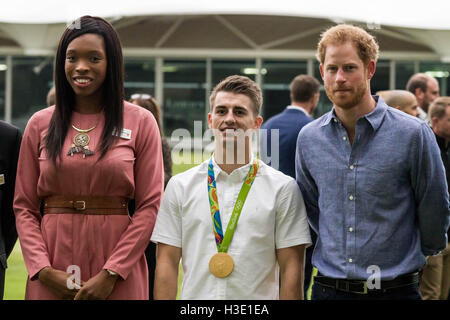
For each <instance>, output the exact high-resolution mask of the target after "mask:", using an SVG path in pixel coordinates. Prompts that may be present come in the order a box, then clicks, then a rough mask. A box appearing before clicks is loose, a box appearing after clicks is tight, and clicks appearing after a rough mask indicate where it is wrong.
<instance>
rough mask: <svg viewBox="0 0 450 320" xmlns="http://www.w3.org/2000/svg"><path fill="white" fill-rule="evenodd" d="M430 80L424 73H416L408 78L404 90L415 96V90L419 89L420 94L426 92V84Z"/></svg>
mask: <svg viewBox="0 0 450 320" xmlns="http://www.w3.org/2000/svg"><path fill="white" fill-rule="evenodd" d="M430 80H431V77H430V76H429V75H427V74H425V73H416V74H413V75H412V76H411V78H409V80H408V83H407V84H406V90H408V91H409V92H411V93H412V94H414V95H415V94H416V89H417V88H420V90H422V92H427V84H428V81H430Z"/></svg>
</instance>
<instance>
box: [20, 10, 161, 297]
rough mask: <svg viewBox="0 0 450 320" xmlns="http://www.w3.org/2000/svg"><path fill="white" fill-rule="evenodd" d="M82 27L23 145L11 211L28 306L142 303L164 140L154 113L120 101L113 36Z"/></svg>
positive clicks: (95, 26) (64, 40) (96, 23)
mask: <svg viewBox="0 0 450 320" xmlns="http://www.w3.org/2000/svg"><path fill="white" fill-rule="evenodd" d="M77 21H78V23H77V27H76V28H73V27H72V26H68V27H67V28H66V29H65V31H64V33H63V35H62V37H61V40H60V42H59V45H58V49H57V52H56V60H55V75H54V78H55V88H56V103H55V105H54V106H51V107H48V108H46V109H43V110H40V111H38V112H36V113H35V114H34V115H33V116H32V117H31V118H30V120H29V121H28V124H27V126H26V129H25V133H24V136H23V140H22V144H21V150H20V155H19V162H18V172H20V175H17V181H16V190H15V198H14V212H15V215H16V226H17V232H18V235H19V240H20V245H21V248H22V253H23V257H24V261H25V265H26V267H27V270H28V274H29V277H28V280H27V287H26V293H25V295H26V296H25V298H26V299H37V300H45V299H50V300H53V299H71V300H72V299H75V300H97V299H100V300H103V299H133V300H146V299H148V271H147V264H146V261H145V255H144V251H145V248H146V247H147V245H148V242H149V239H150V236H151V233H152V230H153V226H154V222H155V220H156V215H157V212H158V209H159V204H160V200H161V197H162V193H163V187H164V176H163V160H162V151H161V137H160V133H159V129H158V125H157V123H156V121H155V119H154V117H153V116H152V114H151V113H150V112H149V111H147V110H145V109H143V108H140V107H138V106H135V105H133V104H131V103H129V102H126V101H124V88H123V79H124V74H123V56H122V47H121V44H120V39H119V36H118V34H117V32H116V31H115V30H114V28H113V27H112V26H111V24H110V23H108V22H107V21H106V20H104V19H102V18H99V17H91V16H83V17H81V18H79V19H78V20H77ZM78 25H79V27H78ZM129 199H135V202H136V210H135V212H134V215H133V216H132V217H130V216H129V214H128V208H127V203H128V200H129ZM42 200H43V201H44V216H43V217H42V216H41V213H40V203H41V201H42Z"/></svg>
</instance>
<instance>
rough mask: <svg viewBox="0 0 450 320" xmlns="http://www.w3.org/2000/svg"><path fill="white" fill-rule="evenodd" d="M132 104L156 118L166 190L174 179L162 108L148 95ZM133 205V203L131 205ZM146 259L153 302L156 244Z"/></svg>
mask: <svg viewBox="0 0 450 320" xmlns="http://www.w3.org/2000/svg"><path fill="white" fill-rule="evenodd" d="M129 101H130V102H131V103H132V104H135V105H138V106H141V107H143V108H145V109H147V110H148V111H150V112H151V113H152V114H153V116H154V117H155V120H156V123H157V124H158V128H159V132H160V134H161V143H162V155H163V160H164V188H166V186H167V183H168V182H169V180H170V178H171V177H172V150H171V148H170V146H169V143H168V142H167V139H166V138H165V137H164V135H163V133H162V129H161V107H160V106H159V104H158V102H157V101H156V99H155V98H153V97H152V96H151V95H149V94H146V93H135V94H133V95H131V98H130V100H129ZM130 204H131V203H130ZM133 210H134V209H133V208H132V204H131V206H130V211H133ZM145 258H146V259H147V266H148V281H149V283H148V284H149V286H148V289H149V298H150V300H153V287H154V283H155V266H156V244H154V243H153V242H151V241H150V243H149V244H148V246H147V249H145Z"/></svg>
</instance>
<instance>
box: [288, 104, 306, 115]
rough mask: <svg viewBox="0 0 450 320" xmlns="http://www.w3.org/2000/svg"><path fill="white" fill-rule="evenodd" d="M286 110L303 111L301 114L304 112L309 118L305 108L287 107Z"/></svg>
mask: <svg viewBox="0 0 450 320" xmlns="http://www.w3.org/2000/svg"><path fill="white" fill-rule="evenodd" d="M286 109H289V110H297V111H301V112H303V113H304V114H306V115H307V116H309V113H308V111H306V110H305V108H303V107H300V106H287V107H286Z"/></svg>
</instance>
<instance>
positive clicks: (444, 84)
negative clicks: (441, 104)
mask: <svg viewBox="0 0 450 320" xmlns="http://www.w3.org/2000/svg"><path fill="white" fill-rule="evenodd" d="M419 70H420V72H424V73H426V74H428V75H430V76H432V77H434V78H436V79H437V80H438V81H439V88H440V90H441V95H442V96H445V95H447V93H448V92H450V88H449V87H448V85H450V83H449V81H447V78H448V76H449V74H450V64H448V63H441V62H420V66H419Z"/></svg>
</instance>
